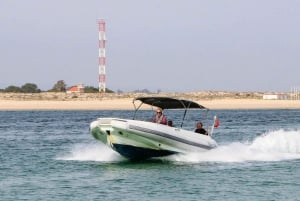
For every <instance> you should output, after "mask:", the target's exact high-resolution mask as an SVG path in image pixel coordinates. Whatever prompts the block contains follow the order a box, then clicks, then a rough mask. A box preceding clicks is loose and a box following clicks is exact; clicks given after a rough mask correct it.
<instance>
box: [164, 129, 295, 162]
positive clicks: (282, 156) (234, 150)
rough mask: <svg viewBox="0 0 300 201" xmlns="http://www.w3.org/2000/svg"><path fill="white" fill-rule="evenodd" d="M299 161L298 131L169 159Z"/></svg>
mask: <svg viewBox="0 0 300 201" xmlns="http://www.w3.org/2000/svg"><path fill="white" fill-rule="evenodd" d="M292 159H300V131H299V130H298V131H284V130H277V131H270V132H267V133H264V134H262V135H261V136H259V137H257V138H256V139H254V141H253V142H252V143H249V142H245V143H240V142H233V143H230V144H228V145H222V146H219V147H218V148H216V149H213V150H210V151H207V152H204V153H190V154H186V155H176V156H171V157H169V160H174V161H180V162H192V163H198V162H224V163H227V162H247V161H282V160H292Z"/></svg>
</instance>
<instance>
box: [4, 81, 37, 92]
mask: <svg viewBox="0 0 300 201" xmlns="http://www.w3.org/2000/svg"><path fill="white" fill-rule="evenodd" d="M2 91H3V92H11V93H40V92H41V90H40V89H39V88H38V87H37V85H36V84H33V83H26V84H24V85H23V86H21V87H17V86H14V85H10V86H8V87H6V88H5V89H4V90H2Z"/></svg>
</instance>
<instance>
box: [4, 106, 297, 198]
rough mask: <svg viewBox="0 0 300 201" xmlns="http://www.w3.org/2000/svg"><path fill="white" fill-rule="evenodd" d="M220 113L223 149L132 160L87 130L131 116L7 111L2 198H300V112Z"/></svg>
mask: <svg viewBox="0 0 300 201" xmlns="http://www.w3.org/2000/svg"><path fill="white" fill-rule="evenodd" d="M214 114H217V115H218V117H219V119H220V122H221V125H220V127H219V128H218V129H216V130H215V133H214V138H215V140H216V141H217V142H218V144H219V147H218V148H217V149H215V150H211V151H208V152H206V153H191V154H188V155H179V156H171V157H168V158H165V159H151V160H147V161H142V162H129V161H127V160H125V159H123V158H122V157H120V156H119V155H118V154H117V153H115V152H113V151H112V150H110V149H108V148H107V147H105V146H103V145H102V144H101V143H100V142H98V141H96V140H94V139H93V138H92V136H91V135H90V134H89V131H88V129H89V123H90V122H91V121H92V120H94V119H96V118H97V117H107V116H109V117H123V118H131V117H132V112H131V111H2V112H0V158H1V163H0V200H5V201H6V200H128V201H129V200H130V201H131V200H172V201H174V200H243V201H247V200H251V201H252V200H300V191H299V189H300V110H224V111H223V110H217V111H211V112H210V115H214ZM169 115H170V116H169V118H171V119H173V120H174V122H175V125H176V124H177V125H178V121H179V120H180V118H179V117H178V116H179V115H176V114H173V115H172V114H169ZM192 116H193V115H192ZM209 117H210V118H212V116H209ZM189 121H190V123H187V124H185V125H184V126H185V127H186V128H188V129H193V127H194V125H195V124H194V123H195V122H196V119H195V118H194V117H192V118H191V119H189ZM204 123H206V122H204Z"/></svg>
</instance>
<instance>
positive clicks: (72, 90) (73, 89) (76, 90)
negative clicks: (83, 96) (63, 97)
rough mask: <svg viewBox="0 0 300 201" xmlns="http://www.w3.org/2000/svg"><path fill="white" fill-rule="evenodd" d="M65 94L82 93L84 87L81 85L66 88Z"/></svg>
mask: <svg viewBox="0 0 300 201" xmlns="http://www.w3.org/2000/svg"><path fill="white" fill-rule="evenodd" d="M66 92H67V94H71V93H84V86H83V84H78V85H76V86H71V87H69V88H67V91H66Z"/></svg>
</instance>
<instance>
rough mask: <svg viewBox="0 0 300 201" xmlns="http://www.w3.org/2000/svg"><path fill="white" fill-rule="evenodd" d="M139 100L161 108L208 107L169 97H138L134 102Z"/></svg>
mask: <svg viewBox="0 0 300 201" xmlns="http://www.w3.org/2000/svg"><path fill="white" fill-rule="evenodd" d="M137 100H139V101H141V102H142V103H144V104H148V105H151V106H155V107H160V108H161V109H207V108H205V107H204V106H202V105H199V104H198V103H196V102H193V101H190V100H182V99H175V98H169V97H138V98H135V99H134V100H133V104H134V102H135V101H137Z"/></svg>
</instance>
